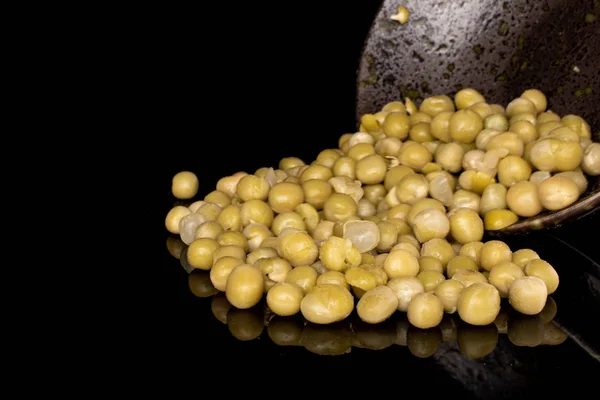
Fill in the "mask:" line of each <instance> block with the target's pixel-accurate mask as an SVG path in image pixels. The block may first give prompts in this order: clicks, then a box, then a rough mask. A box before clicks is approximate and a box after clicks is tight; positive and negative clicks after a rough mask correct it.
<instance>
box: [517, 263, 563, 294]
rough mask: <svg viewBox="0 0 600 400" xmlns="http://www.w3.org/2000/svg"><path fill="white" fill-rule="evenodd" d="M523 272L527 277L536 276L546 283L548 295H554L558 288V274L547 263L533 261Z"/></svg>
mask: <svg viewBox="0 0 600 400" xmlns="http://www.w3.org/2000/svg"><path fill="white" fill-rule="evenodd" d="M523 271H524V272H525V275H527V276H536V277H538V278H540V279H541V280H542V281H544V283H545V284H546V289H547V291H548V294H552V293H554V292H555V291H556V289H557V288H558V283H559V279H558V273H557V272H556V270H555V269H554V267H552V265H550V263H548V262H547V261H544V260H540V259H533V260H531V261H529V262H528V263H527V265H525V268H524V269H523Z"/></svg>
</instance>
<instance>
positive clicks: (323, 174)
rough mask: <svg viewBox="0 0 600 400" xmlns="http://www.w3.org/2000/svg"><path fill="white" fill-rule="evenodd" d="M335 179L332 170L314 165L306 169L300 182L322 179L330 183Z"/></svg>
mask: <svg viewBox="0 0 600 400" xmlns="http://www.w3.org/2000/svg"><path fill="white" fill-rule="evenodd" d="M332 177H333V172H332V171H331V169H330V168H327V167H326V166H324V165H319V164H313V165H311V166H309V167H308V168H306V169H305V170H304V171H303V172H302V174H300V182H301V183H304V182H306V181H309V180H311V179H320V180H322V181H328V180H329V179H331V178H332Z"/></svg>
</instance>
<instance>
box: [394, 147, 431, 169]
mask: <svg viewBox="0 0 600 400" xmlns="http://www.w3.org/2000/svg"><path fill="white" fill-rule="evenodd" d="M432 159H433V157H432V155H431V153H430V152H429V150H427V148H426V147H425V146H423V145H422V144H420V143H417V142H410V143H409V142H406V143H404V145H403V146H402V148H400V151H399V152H398V161H399V162H400V164H402V165H406V166H408V167H410V168H412V169H414V170H416V171H420V170H421V169H422V168H423V167H424V166H425V165H427V163H430V162H431V160H432Z"/></svg>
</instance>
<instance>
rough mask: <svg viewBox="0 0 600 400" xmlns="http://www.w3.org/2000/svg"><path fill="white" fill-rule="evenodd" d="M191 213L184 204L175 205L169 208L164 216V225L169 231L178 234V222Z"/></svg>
mask: <svg viewBox="0 0 600 400" xmlns="http://www.w3.org/2000/svg"><path fill="white" fill-rule="evenodd" d="M191 213H192V212H191V211H190V210H189V209H188V208H187V207H184V206H175V207H173V208H171V209H170V210H169V212H168V213H167V216H166V217H165V227H166V228H167V230H168V231H169V232H171V233H173V234H175V235H179V234H180V231H179V223H180V222H181V220H182V219H183V218H184V217H186V216H187V215H190V214H191Z"/></svg>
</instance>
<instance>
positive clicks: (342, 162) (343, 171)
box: [332, 156, 356, 179]
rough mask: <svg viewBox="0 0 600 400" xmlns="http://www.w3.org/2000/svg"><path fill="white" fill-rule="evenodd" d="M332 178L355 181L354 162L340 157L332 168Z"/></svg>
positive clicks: (348, 158)
mask: <svg viewBox="0 0 600 400" xmlns="http://www.w3.org/2000/svg"><path fill="white" fill-rule="evenodd" d="M332 171H333V176H346V177H348V178H350V179H356V161H355V160H354V159H352V158H350V157H346V156H344V157H340V158H338V159H337V160H336V162H335V164H333V167H332Z"/></svg>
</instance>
